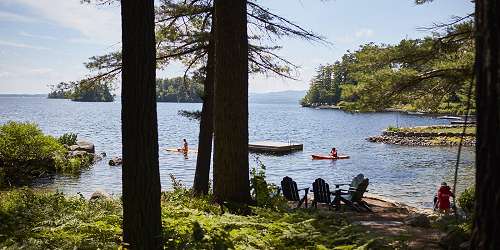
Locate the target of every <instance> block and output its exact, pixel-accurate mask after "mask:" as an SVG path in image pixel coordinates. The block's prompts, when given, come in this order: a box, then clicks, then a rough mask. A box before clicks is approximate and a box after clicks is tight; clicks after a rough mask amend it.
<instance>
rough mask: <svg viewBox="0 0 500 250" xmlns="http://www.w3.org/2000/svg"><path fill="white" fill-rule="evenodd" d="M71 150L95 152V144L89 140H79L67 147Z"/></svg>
mask: <svg viewBox="0 0 500 250" xmlns="http://www.w3.org/2000/svg"><path fill="white" fill-rule="evenodd" d="M69 148H70V150H71V151H86V152H88V153H91V154H94V153H95V146H94V144H92V143H91V142H88V141H84V140H79V141H78V142H77V143H76V145H73V146H70V147H69Z"/></svg>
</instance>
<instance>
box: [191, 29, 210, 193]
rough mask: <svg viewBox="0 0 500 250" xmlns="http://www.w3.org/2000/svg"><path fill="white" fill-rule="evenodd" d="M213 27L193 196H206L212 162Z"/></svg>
mask: <svg viewBox="0 0 500 250" xmlns="http://www.w3.org/2000/svg"><path fill="white" fill-rule="evenodd" d="M213 27H214V26H213V25H212V31H211V39H210V41H209V44H208V59H207V66H206V74H205V80H204V90H203V106H202V108H201V119H200V134H199V139H198V158H197V159H196V171H195V175H194V183H193V192H194V194H195V195H204V194H208V183H209V176H210V161H211V160H212V159H211V158H212V138H213V130H214V119H213V109H214V73H215V71H214V69H215V67H214V59H215V58H214V56H215V53H214V52H215V48H214V47H215V44H214V40H213V33H214V32H213Z"/></svg>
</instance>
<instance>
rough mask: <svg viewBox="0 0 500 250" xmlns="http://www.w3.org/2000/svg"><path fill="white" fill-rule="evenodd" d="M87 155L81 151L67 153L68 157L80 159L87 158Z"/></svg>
mask: <svg viewBox="0 0 500 250" xmlns="http://www.w3.org/2000/svg"><path fill="white" fill-rule="evenodd" d="M88 154H90V153H89V152H87V151H82V150H73V151H70V152H69V153H68V155H69V156H70V157H82V158H83V157H85V156H87V155H88Z"/></svg>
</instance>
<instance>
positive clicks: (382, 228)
mask: <svg viewBox="0 0 500 250" xmlns="http://www.w3.org/2000/svg"><path fill="white" fill-rule="evenodd" d="M310 198H312V197H309V198H308V203H309V204H312V200H311V199H310ZM363 200H364V201H366V202H367V203H368V205H369V207H370V208H371V209H372V211H373V212H355V211H353V210H351V209H348V208H347V207H346V206H345V205H342V206H341V207H342V209H341V211H338V212H337V211H335V212H337V213H340V214H342V215H344V216H345V217H346V218H347V219H348V220H349V221H350V222H351V223H352V224H355V225H359V226H361V227H362V228H366V232H367V233H371V234H374V235H377V236H380V237H384V238H396V239H401V241H403V242H404V243H405V244H406V245H405V246H404V247H402V248H403V249H442V248H441V247H440V246H439V245H438V242H439V240H440V238H441V237H442V236H443V235H444V233H443V232H441V231H439V230H438V229H436V228H432V227H430V226H427V227H416V226H410V225H408V224H406V223H405V220H406V219H408V218H409V217H410V216H412V215H416V214H425V215H426V216H436V214H435V213H434V212H433V211H432V210H430V209H417V208H413V207H409V206H406V205H403V204H398V203H396V202H391V201H387V200H386V199H385V198H383V197H378V196H368V197H364V198H363ZM295 205H296V204H295ZM318 208H319V209H328V206H326V205H324V204H318Z"/></svg>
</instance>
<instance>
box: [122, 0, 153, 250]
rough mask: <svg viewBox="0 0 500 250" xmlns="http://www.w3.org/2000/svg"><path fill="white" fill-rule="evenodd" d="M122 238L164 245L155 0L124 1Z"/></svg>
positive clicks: (144, 245) (129, 243)
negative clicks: (162, 234)
mask: <svg viewBox="0 0 500 250" xmlns="http://www.w3.org/2000/svg"><path fill="white" fill-rule="evenodd" d="M121 11H122V44H123V47H122V52H123V69H122V144H123V146H122V155H123V166H122V182H123V242H124V244H125V247H126V248H130V249H161V217H160V174H159V165H158V127H157V115H156V86H155V79H156V60H155V58H156V51H155V30H154V1H153V0H144V1H134V0H122V1H121Z"/></svg>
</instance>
